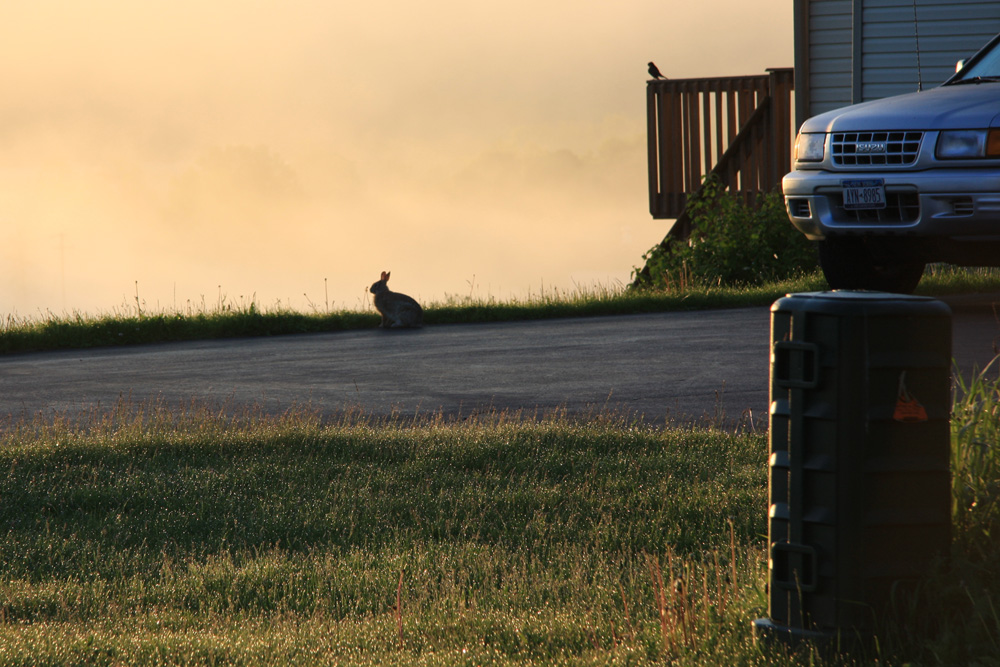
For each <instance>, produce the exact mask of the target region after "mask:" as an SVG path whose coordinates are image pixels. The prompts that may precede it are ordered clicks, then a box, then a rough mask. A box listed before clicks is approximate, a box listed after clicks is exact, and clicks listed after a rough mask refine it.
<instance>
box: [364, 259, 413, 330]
mask: <svg viewBox="0 0 1000 667" xmlns="http://www.w3.org/2000/svg"><path fill="white" fill-rule="evenodd" d="M388 282H389V272H388V271H383V272H382V278H381V279H380V280H379V281H378V282H376V283H373V284H372V287H371V289H370V290H369V291H370V292H371V293H372V294H374V295H375V310H377V311H378V312H379V314H381V315H382V323H381V324H379V326H380V327H382V328H384V329H401V328H407V329H409V328H416V327H422V326H423V325H424V311H423V309H422V308H421V307H420V304H419V303H417V302H416V301H415V300H414V299H413V298H412V297H409V296H407V295H405V294H400V293H399V292H393V291H392V290H390V289H389V285H387V284H386V283H388Z"/></svg>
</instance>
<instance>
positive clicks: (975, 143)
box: [934, 130, 1000, 160]
mask: <svg viewBox="0 0 1000 667" xmlns="http://www.w3.org/2000/svg"><path fill="white" fill-rule="evenodd" d="M934 154H935V155H936V156H937V157H938V159H940V160H961V159H969V158H983V157H989V158H997V157H1000V130H945V131H943V132H941V134H939V135H938V141H937V148H936V149H935V151H934Z"/></svg>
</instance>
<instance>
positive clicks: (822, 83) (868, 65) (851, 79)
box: [796, 0, 1000, 116]
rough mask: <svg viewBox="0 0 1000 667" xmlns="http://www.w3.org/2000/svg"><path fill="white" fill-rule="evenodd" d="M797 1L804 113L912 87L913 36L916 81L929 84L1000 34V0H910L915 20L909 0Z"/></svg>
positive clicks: (949, 74) (885, 95)
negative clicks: (803, 46) (803, 50)
mask: <svg viewBox="0 0 1000 667" xmlns="http://www.w3.org/2000/svg"><path fill="white" fill-rule="evenodd" d="M802 1H803V3H804V6H805V7H806V8H807V10H806V11H807V14H808V16H807V18H806V22H805V23H806V24H807V25H808V33H809V34H808V36H807V40H808V49H807V53H808V56H807V57H808V59H809V62H808V64H807V65H806V67H805V68H804V69H805V71H808V73H809V75H808V84H809V88H808V108H807V111H808V114H807V115H809V116H814V115H816V114H819V113H823V112H824V111H829V110H830V109H835V108H838V107H842V106H846V105H849V104H852V103H853V102H860V101H863V100H873V99H879V98H882V97H888V96H890V95H899V94H902V93H909V92H913V91H915V90H917V84H918V68H917V44H918V36H919V45H920V56H919V62H920V69H919V79H920V80H921V81H922V84H923V87H924V88H925V89H926V88H931V87H933V86H936V85H938V84H940V83H941V82H942V81H944V80H945V79H947V78H948V77H949V76H951V75H952V74H953V73H954V71H955V63H956V62H957V61H959V60H961V59H962V58H968V57H969V56H971V55H972V54H974V53H975V52H976V51H978V50H979V49H980V47H982V46H983V45H984V44H986V42H988V41H989V40H990V39H991V38H992V37H993V36H994V35H996V34H997V33H1000V2H998V1H997V0H950V1H949V0H915V4H916V23H914V0H802ZM799 29H800V30H801V29H802V28H799ZM798 57H802V56H801V55H799V56H798ZM800 66H802V64H801V63H799V62H796V67H800Z"/></svg>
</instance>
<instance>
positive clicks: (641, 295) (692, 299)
mask: <svg viewBox="0 0 1000 667" xmlns="http://www.w3.org/2000/svg"><path fill="white" fill-rule="evenodd" d="M823 289H826V283H825V282H824V280H823V278H822V276H821V275H820V274H818V273H817V274H812V275H807V276H803V277H800V278H797V279H794V280H787V281H783V282H780V283H771V284H766V285H759V286H746V287H723V286H705V285H700V286H699V285H690V286H686V287H685V288H684V289H682V290H671V291H654V290H632V289H626V288H624V287H621V286H618V287H600V286H598V287H593V288H580V289H577V290H575V291H574V292H571V293H566V292H560V291H558V290H552V291H548V292H541V293H539V294H535V295H531V296H528V297H525V298H523V299H510V300H506V301H499V300H496V299H493V298H490V297H486V298H470V297H459V296H451V297H448V298H446V299H445V300H444V301H441V302H436V303H429V304H426V308H425V318H424V319H425V321H426V323H427V324H428V325H437V324H455V323H474V322H497V321H510V320H526V319H544V318H556V317H592V316H600V315H627V314H638V313H651V312H668V311H673V310H699V309H708V308H736V307H746V306H762V305H768V304H770V303H773V302H774V301H775V300H776V299H778V298H780V297H782V296H784V295H785V294H788V293H793V292H810V291H817V290H823ZM997 290H1000V272H997V271H996V270H982V269H977V270H959V269H951V268H932V269H929V270H928V273H927V276H926V277H925V278H924V281H923V282H922V283H921V286H920V290H919V292H918V293H920V294H926V295H944V294H958V293H968V292H988V291H997ZM378 322H379V317H378V315H377V314H376V313H375V311H374V309H371V310H368V311H334V312H321V311H316V312H312V313H300V312H295V311H289V310H287V309H282V308H276V309H272V310H268V309H266V308H262V307H260V306H259V305H258V304H256V303H253V302H249V303H246V304H242V305H237V306H233V305H228V304H227V305H225V306H223V307H217V308H214V309H203V310H188V311H185V312H151V311H149V310H146V309H143V308H140V307H139V306H138V305H136V306H133V307H129V306H128V305H126V306H123V307H122V308H120V309H118V310H116V311H115V312H112V313H108V314H103V315H88V314H83V313H74V314H72V315H55V314H51V313H50V314H48V315H47V316H45V317H41V318H17V317H12V316H8V317H7V319H6V320H4V321H2V322H0V354H9V353H16V352H29V351H40V350H54V349H75V348H89V347H101V346H112V345H136V344H143V343H159V342H170V341H183V340H207V339H218V338H240V337H249V336H280V335H289V334H300V333H319V332H327V331H344V330H352V329H364V328H373V327H376V326H377V325H378Z"/></svg>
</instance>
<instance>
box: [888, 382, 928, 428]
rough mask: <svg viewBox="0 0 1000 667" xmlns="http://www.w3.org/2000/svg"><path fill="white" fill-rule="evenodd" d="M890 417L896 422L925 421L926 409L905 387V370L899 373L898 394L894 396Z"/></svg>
mask: <svg viewBox="0 0 1000 667" xmlns="http://www.w3.org/2000/svg"><path fill="white" fill-rule="evenodd" d="M892 418H893V419H895V420H896V421H898V422H925V421H927V410H925V409H924V406H923V405H921V404H920V401H918V400H917V399H916V397H915V396H913V395H912V394H910V392H909V390H908V389H907V388H906V371H903V372H902V373H900V374H899V395H898V397H897V398H896V409H895V410H893V412H892Z"/></svg>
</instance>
